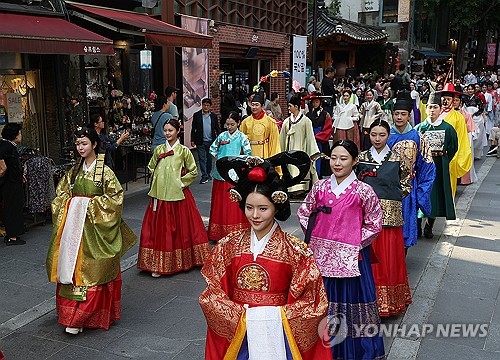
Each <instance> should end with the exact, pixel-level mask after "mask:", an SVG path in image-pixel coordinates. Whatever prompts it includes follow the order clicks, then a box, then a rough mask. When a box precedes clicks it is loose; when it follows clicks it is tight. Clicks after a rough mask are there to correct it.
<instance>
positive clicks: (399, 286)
mask: <svg viewBox="0 0 500 360" xmlns="http://www.w3.org/2000/svg"><path fill="white" fill-rule="evenodd" d="M372 248H373V251H374V252H375V254H376V255H377V258H378V260H379V262H378V263H376V264H372V270H373V279H374V280H375V288H376V291H377V301H378V308H379V312H380V316H392V315H397V314H400V313H404V312H405V311H406V305H409V304H411V291H410V285H409V284H408V273H407V271H406V257H405V247H404V238H403V227H402V226H399V227H387V228H383V229H382V231H381V232H380V234H379V236H378V237H377V238H376V239H375V241H374V242H373V243H372Z"/></svg>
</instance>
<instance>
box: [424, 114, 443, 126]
mask: <svg viewBox="0 0 500 360" xmlns="http://www.w3.org/2000/svg"><path fill="white" fill-rule="evenodd" d="M425 121H427V122H428V123H429V125H432V126H439V125H441V123H442V122H443V118H442V117H441V115H439V117H438V118H437V120H436V121H434V122H431V118H427V119H426V120H425Z"/></svg>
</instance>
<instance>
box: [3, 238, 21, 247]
mask: <svg viewBox="0 0 500 360" xmlns="http://www.w3.org/2000/svg"><path fill="white" fill-rule="evenodd" d="M4 242H5V244H6V245H7V246H12V245H24V244H26V241H24V240H22V239H21V238H20V237H17V238H16V240H13V239H12V238H10V239H6V240H4Z"/></svg>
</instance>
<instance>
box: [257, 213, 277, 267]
mask: <svg viewBox="0 0 500 360" xmlns="http://www.w3.org/2000/svg"><path fill="white" fill-rule="evenodd" d="M277 227H278V223H277V222H276V221H275V222H274V225H273V227H272V228H271V230H270V231H269V232H268V233H267V234H266V235H264V236H263V237H262V239H260V240H259V239H257V235H256V234H255V231H253V229H250V252H251V253H252V254H253V261H255V260H257V256H259V255H260V254H262V252H263V251H264V248H265V247H266V244H267V243H268V242H269V239H270V238H271V236H272V235H273V234H274V230H276V228H277Z"/></svg>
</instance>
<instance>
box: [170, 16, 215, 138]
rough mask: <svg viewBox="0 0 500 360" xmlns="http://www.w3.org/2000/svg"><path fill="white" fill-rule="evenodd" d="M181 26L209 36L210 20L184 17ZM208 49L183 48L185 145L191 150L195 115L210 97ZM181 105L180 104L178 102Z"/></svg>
mask: <svg viewBox="0 0 500 360" xmlns="http://www.w3.org/2000/svg"><path fill="white" fill-rule="evenodd" d="M181 26H182V28H183V29H186V30H191V31H194V32H197V33H200V34H205V35H206V34H208V20H207V19H202V18H195V17H191V16H185V15H182V17H181ZM208 96H209V94H208V49H198V48H186V47H183V48H182V106H183V109H184V111H183V123H184V145H185V146H187V147H189V148H191V128H192V123H193V114H194V113H195V112H197V111H199V110H201V100H203V99H204V98H206V97H208ZM178 103H179V102H178Z"/></svg>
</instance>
